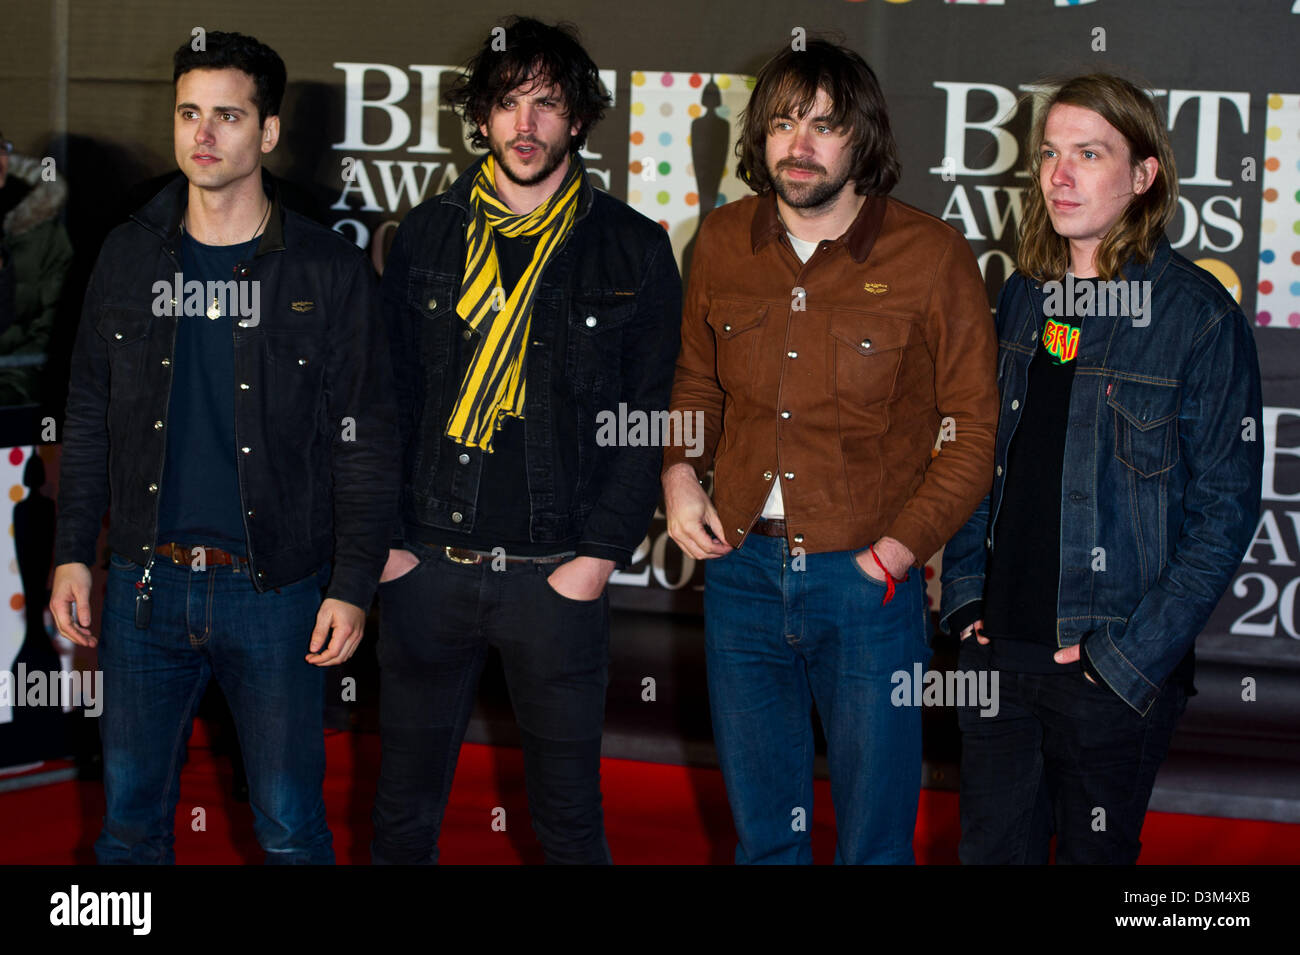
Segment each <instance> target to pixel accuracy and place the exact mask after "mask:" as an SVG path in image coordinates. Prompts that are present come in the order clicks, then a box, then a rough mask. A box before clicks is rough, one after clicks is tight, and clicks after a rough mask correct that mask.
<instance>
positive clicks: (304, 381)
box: [235, 316, 346, 444]
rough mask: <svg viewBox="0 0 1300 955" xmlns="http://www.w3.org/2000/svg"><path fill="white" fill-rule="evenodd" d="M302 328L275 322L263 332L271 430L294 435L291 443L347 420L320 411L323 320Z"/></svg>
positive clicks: (245, 384)
mask: <svg viewBox="0 0 1300 955" xmlns="http://www.w3.org/2000/svg"><path fill="white" fill-rule="evenodd" d="M298 321H299V322H300V323H301V324H302V327H301V328H292V329H291V328H286V327H284V325H283V324H282V323H278V322H277V323H275V326H276V327H275V328H274V329H273V330H272V329H268V328H266V325H265V324H263V325H262V327H263V329H265V331H264V332H263V334H262V343H263V347H264V348H265V349H266V370H267V381H268V384H269V387H270V392H269V395H268V397H269V398H270V400H271V401H272V402H273V406H274V408H275V412H274V414H273V415H272V421H273V422H274V433H276V434H280V435H284V436H286V437H293V438H295V439H296V440H295V441H294V442H293V443H294V444H301V443H303V439H304V438H305V437H306V436H307V435H310V434H312V433H314V432H315V431H316V430H317V429H323V428H333V427H338V428H339V429H340V430H342V429H343V428H345V427H346V422H327V421H325V420H324V415H323V414H322V413H319V412H321V410H322V409H323V406H324V402H325V389H324V382H325V357H326V355H325V347H324V342H323V336H324V333H325V332H324V327H323V324H321V325H316V324H308V323H303V322H302V319H301V316H299V318H298ZM250 384H251V385H253V386H256V382H252V383H250V382H239V383H238V384H236V386H235V387H236V388H239V389H241V391H243V390H246V387H245V386H247V385H250Z"/></svg>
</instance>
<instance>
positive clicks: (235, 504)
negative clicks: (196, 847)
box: [50, 33, 396, 863]
mask: <svg viewBox="0 0 1300 955" xmlns="http://www.w3.org/2000/svg"><path fill="white" fill-rule="evenodd" d="M175 59H176V79H175V86H176V107H175V111H174V114H173V130H174V134H173V139H174V145H175V150H176V162H177V164H178V165H179V166H180V168H181V171H182V172H183V173H184V174H185V175H184V178H178V179H176V180H175V181H174V182H173V183H172V184H171V185H169V186H167V187H166V188H165V189H163V191H162V192H160V193H159V194H158V195H157V196H156V197H155V198H154V199H153V200H152V201H151V202H149V203H148V204H147V205H146V206H144V207H143V208H142V209H140V210H139V211H138V212H136V213H135V214H134V215H133V216H132V217H131V221H130V222H128V223H126V224H124V225H122V226H119V227H118V228H117V229H115V230H114V231H113V232H112V233H111V234H110V235H109V237H108V239H107V240H106V242H105V243H104V247H103V249H102V250H101V252H100V255H99V260H98V262H97V263H96V266H95V270H94V273H93V274H92V276H91V281H90V287H89V289H88V291H87V293H86V299H85V304H84V308H83V312H82V320H81V328H80V331H79V333H78V335H77V342H76V346H75V349H74V352H73V360H72V374H71V380H70V384H69V391H68V410H67V420H66V424H65V430H64V436H63V459H62V464H61V474H60V487H59V523H58V532H57V537H56V544H55V563H56V565H57V566H56V568H55V574H54V584H53V594H52V597H51V600H50V610H51V611H52V612H53V614H54V618H55V621H56V622H57V624H58V628H59V631H60V632H61V633H62V634H63V635H64V636H66V637H67V638H68V639H70V640H72V641H74V642H76V643H79V644H82V645H83V646H96V645H98V647H99V665H100V667H101V668H102V669H103V672H104V696H105V703H104V712H103V717H102V720H101V723H100V731H101V735H102V737H103V744H104V790H105V797H106V802H107V811H106V813H105V818H104V829H103V832H102V833H101V834H100V837H99V840H98V841H97V842H96V844H95V852H96V855H97V857H98V858H99V861H100V862H105V863H111V862H140V863H170V862H172V861H174V858H175V854H174V851H173V842H174V837H173V828H174V824H175V823H174V816H175V810H176V801H177V797H178V795H179V778H180V767H181V765H182V764H183V763H184V761H185V745H186V741H187V739H188V738H189V733H190V728H191V725H192V721H193V716H194V712H195V710H196V708H197V706H198V703H199V699H200V698H201V697H202V695H203V689H204V687H205V685H206V684H207V682H208V680H209V678H212V677H215V678H216V680H217V682H218V684H219V685H220V687H221V689H222V691H223V693H224V694H225V696H226V698H227V700H228V701H229V703H230V707H231V711H232V712H233V714H234V717H235V722H236V725H237V727H238V731H239V741H240V746H241V749H242V752H243V757H244V763H245V766H246V769H247V773H248V783H249V795H250V801H251V803H252V806H253V813H254V828H255V831H256V833H257V838H258V841H259V843H260V844H261V846H262V848H263V849H264V850H265V851H266V859H267V861H268V862H274V863H332V862H333V861H334V853H333V849H332V846H331V839H330V832H329V828H328V827H327V825H326V822H325V805H324V801H323V800H322V796H321V784H322V780H323V778H324V772H325V752H324V742H323V726H322V704H323V679H324V672H323V670H322V669H321V668H322V667H325V666H334V665H337V664H340V663H342V662H344V661H345V660H346V659H348V657H349V656H351V655H352V652H353V651H354V650H355V649H356V646H357V643H358V642H359V641H360V640H361V637H362V634H363V631H364V626H365V609H366V608H367V607H368V606H369V605H370V602H371V599H372V597H373V595H374V591H375V586H376V583H377V580H378V577H379V573H380V571H381V570H382V568H383V564H384V559H385V543H386V531H385V528H386V525H387V523H388V521H389V520H390V519H391V518H390V515H391V510H392V497H393V495H394V493H395V491H396V482H395V480H394V478H393V477H392V476H391V474H392V459H393V457H394V455H395V430H394V425H393V407H392V400H391V395H390V393H389V391H388V390H387V388H388V373H387V348H386V345H385V342H384V336H383V331H382V328H381V327H380V321H381V319H380V314H379V308H378V304H379V296H378V288H377V283H376V281H375V277H374V273H373V271H372V270H371V268H370V266H369V263H368V262H367V261H366V258H365V256H364V255H363V254H362V253H361V252H360V250H358V249H356V248H355V247H353V246H351V245H350V244H349V243H348V242H347V241H346V240H345V239H343V238H342V237H341V236H339V235H337V234H336V233H333V232H330V231H329V230H327V229H324V228H322V227H320V226H317V225H315V224H314V223H312V222H309V221H308V220H306V219H304V218H302V217H301V216H298V215H296V214H295V213H293V212H289V211H287V210H285V209H283V208H282V207H281V204H280V201H279V198H278V195H277V190H276V188H275V184H274V182H273V180H272V179H271V178H270V177H269V176H268V175H267V174H266V173H265V172H264V171H263V169H262V156H263V154H265V153H269V152H270V151H271V150H272V149H274V148H275V145H276V142H277V140H278V138H279V134H280V121H279V117H278V116H277V115H276V113H277V111H278V109H279V103H280V98H281V96H282V94H283V92H284V81H285V74H284V65H283V63H281V61H280V58H279V57H278V56H277V55H276V54H275V52H274V51H273V50H271V49H270V48H268V47H266V46H263V45H262V44H260V43H258V42H257V41H256V40H254V39H252V38H251V37H245V36H240V35H239V34H228V33H208V34H207V36H206V51H205V52H202V53H196V52H195V51H194V50H192V49H191V47H190V46H189V44H186V45H185V46H183V47H182V48H181V49H180V50H179V51H178V52H177V54H176V58H175ZM105 424H107V430H105ZM110 489H111V493H110ZM106 508H111V511H112V525H111V527H110V530H109V546H110V548H111V549H112V555H111V557H110V560H109V563H110V569H109V575H108V588H107V596H106V599H105V605H104V621H103V626H102V628H101V633H100V636H99V638H98V639H96V637H95V636H94V635H93V634H92V631H91V613H90V587H91V574H90V568H89V565H90V564H91V563H92V562H93V561H94V560H95V543H96V540H97V539H98V537H99V531H100V526H101V519H102V517H103V514H104V511H105V509H106ZM322 589H323V590H324V592H325V599H324V600H322V599H321V594H322Z"/></svg>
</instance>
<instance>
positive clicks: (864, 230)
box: [749, 189, 889, 265]
mask: <svg viewBox="0 0 1300 955" xmlns="http://www.w3.org/2000/svg"><path fill="white" fill-rule="evenodd" d="M888 205H889V199H888V197H886V196H867V198H866V201H865V202H863V203H862V208H861V209H859V210H858V217H857V218H856V219H854V220H853V224H852V225H851V226H849V228H848V230H847V231H846V232H845V233H844V235H842V236H840V238H839V239H837V240H836V241H837V242H843V243H844V245H845V247H846V248H847V249H848V250H849V255H851V256H852V257H853V261H854V262H857V263H858V264H859V265H861V264H862V263H863V262H865V261H867V256H868V255H870V254H871V247H872V246H873V245H875V244H876V238H877V237H878V236H879V235H880V227H881V225H882V223H884V221H885V209H886V208H887V207H888ZM785 231H786V230H785V225H784V224H782V222H781V217H780V215H778V214H777V207H776V191H775V190H773V189H769V190H768V191H767V192H766V193H765V194H764V195H762V196H760V197H759V205H758V211H757V212H756V213H754V220H753V222H752V223H751V224H750V232H749V237H750V241H751V243H752V245H753V250H754V254H755V255H757V254H758V251H759V249H761V248H762V247H763V246H764V245H766V244H767V243H768V242H772V241H776V240H777V239H778V238H779V237H780V236H781V234H782V233H784V232H785Z"/></svg>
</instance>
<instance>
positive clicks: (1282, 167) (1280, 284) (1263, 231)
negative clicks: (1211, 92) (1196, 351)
mask: <svg viewBox="0 0 1300 955" xmlns="http://www.w3.org/2000/svg"><path fill="white" fill-rule="evenodd" d="M1267 105H1268V109H1267V112H1266V114H1265V117H1266V118H1265V123H1264V172H1263V176H1262V177H1261V179H1262V182H1261V183H1260V185H1261V186H1262V188H1261V190H1260V191H1261V196H1260V217H1259V219H1260V222H1259V231H1260V237H1259V274H1258V276H1257V278H1256V282H1255V296H1256V297H1255V322H1256V324H1259V325H1266V326H1268V327H1270V328H1295V329H1300V95H1298V94H1283V93H1270V94H1269V96H1268V103H1267Z"/></svg>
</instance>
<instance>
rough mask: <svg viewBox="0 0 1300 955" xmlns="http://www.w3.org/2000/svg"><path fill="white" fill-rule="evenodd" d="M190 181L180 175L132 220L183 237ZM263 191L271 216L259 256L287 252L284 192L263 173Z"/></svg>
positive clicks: (165, 235) (154, 230)
mask: <svg viewBox="0 0 1300 955" xmlns="http://www.w3.org/2000/svg"><path fill="white" fill-rule="evenodd" d="M189 186H190V183H189V180H188V179H186V178H185V177H184V176H177V177H176V178H175V179H173V180H172V181H171V182H169V183H168V184H167V185H166V186H164V187H163V188H162V190H161V191H159V193H158V194H157V195H156V196H154V197H153V198H152V199H150V200H149V201H148V202H147V203H145V204H144V205H143V206H141V207H140V208H139V209H137V210H136V211H135V212H134V213H132V215H131V218H132V219H134V220H135V221H136V222H138V223H140V225H142V226H144V227H145V228H146V229H148V230H149V231H150V232H152V233H154V234H155V235H158V236H161V237H162V238H163V239H166V240H170V241H173V242H174V241H176V240H177V238H178V237H179V235H180V229H181V217H182V216H183V215H184V214H185V207H186V205H187V204H188V202H189ZM262 191H263V192H265V193H266V196H267V198H269V199H270V200H271V213H270V215H269V216H267V222H266V228H265V229H264V230H263V232H262V238H261V241H260V242H258V243H257V252H256V253H254V255H255V256H258V255H265V254H266V253H267V252H281V251H283V250H284V207H283V206H282V205H281V204H280V194H279V193H280V191H279V190H278V189H277V188H276V185H275V178H274V177H273V176H272V175H271V174H270V173H269V172H267V171H266V170H265V169H263V170H262Z"/></svg>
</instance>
